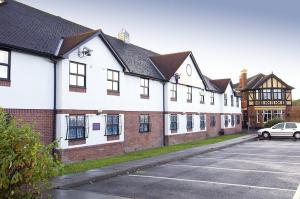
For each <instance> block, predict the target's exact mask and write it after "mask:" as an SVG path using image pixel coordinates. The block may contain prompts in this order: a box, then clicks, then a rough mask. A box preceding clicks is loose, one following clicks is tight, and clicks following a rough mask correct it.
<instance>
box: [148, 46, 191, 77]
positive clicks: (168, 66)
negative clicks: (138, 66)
mask: <svg viewBox="0 0 300 199" xmlns="http://www.w3.org/2000/svg"><path fill="white" fill-rule="evenodd" d="M190 54H191V52H190V51H187V52H179V53H173V54H166V55H157V56H152V57H150V59H151V60H152V62H153V63H154V64H155V66H156V67H157V68H158V69H159V70H160V72H161V73H162V74H163V75H164V77H165V78H166V80H170V79H171V77H172V76H173V75H174V73H175V72H176V71H177V70H178V68H179V67H180V66H181V65H182V63H183V62H184V60H186V58H187V57H188V56H189V55H190Z"/></svg>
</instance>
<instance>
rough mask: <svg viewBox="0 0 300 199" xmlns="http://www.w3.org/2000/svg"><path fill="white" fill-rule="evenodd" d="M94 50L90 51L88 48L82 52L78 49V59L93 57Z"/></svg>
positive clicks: (84, 48)
mask: <svg viewBox="0 0 300 199" xmlns="http://www.w3.org/2000/svg"><path fill="white" fill-rule="evenodd" d="M92 52H93V50H91V49H89V48H88V47H83V49H82V50H80V49H78V57H80V58H83V57H86V56H87V57H89V56H91V55H92Z"/></svg>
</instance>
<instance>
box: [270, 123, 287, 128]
mask: <svg viewBox="0 0 300 199" xmlns="http://www.w3.org/2000/svg"><path fill="white" fill-rule="evenodd" d="M283 128H284V123H280V124H276V125H275V126H273V127H272V129H283Z"/></svg>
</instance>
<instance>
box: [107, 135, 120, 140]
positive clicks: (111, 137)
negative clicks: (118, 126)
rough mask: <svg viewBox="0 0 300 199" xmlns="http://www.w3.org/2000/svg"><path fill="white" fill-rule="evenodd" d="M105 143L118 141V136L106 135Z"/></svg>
mask: <svg viewBox="0 0 300 199" xmlns="http://www.w3.org/2000/svg"><path fill="white" fill-rule="evenodd" d="M106 139H107V141H115V140H119V139H120V135H107V136H106Z"/></svg>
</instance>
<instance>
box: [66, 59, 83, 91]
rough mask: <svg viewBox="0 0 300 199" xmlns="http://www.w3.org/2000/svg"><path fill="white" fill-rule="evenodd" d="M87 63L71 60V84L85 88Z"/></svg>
mask: <svg viewBox="0 0 300 199" xmlns="http://www.w3.org/2000/svg"><path fill="white" fill-rule="evenodd" d="M85 82H86V65H85V64H81V63H77V62H70V86H74V87H83V88H85Z"/></svg>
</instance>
